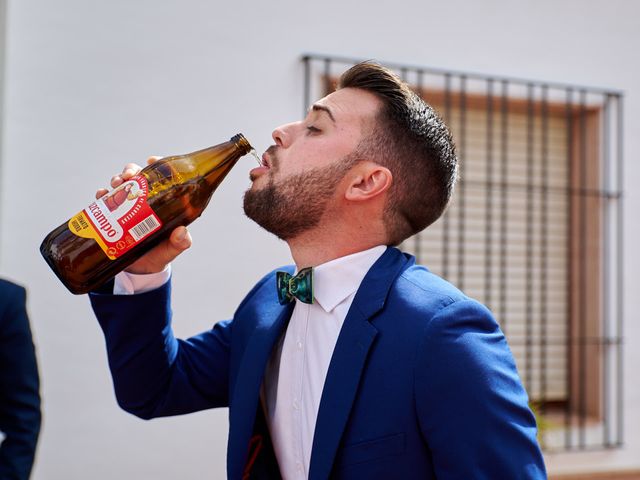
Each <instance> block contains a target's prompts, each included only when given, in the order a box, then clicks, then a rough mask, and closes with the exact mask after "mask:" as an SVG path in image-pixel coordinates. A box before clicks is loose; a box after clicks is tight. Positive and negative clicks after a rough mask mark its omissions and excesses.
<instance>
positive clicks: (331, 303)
mask: <svg viewBox="0 0 640 480" xmlns="http://www.w3.org/2000/svg"><path fill="white" fill-rule="evenodd" d="M385 250H386V247H385V246H377V247H374V248H371V249H369V250H365V251H362V252H358V253H354V254H352V255H347V256H346V257H341V258H338V259H335V260H332V261H330V262H327V263H324V264H322V265H319V266H317V267H315V268H314V269H313V294H314V303H313V304H305V303H302V302H300V301H299V300H297V299H296V300H295V306H294V309H293V313H292V314H291V319H290V321H289V324H288V326H287V329H286V332H285V334H284V335H283V336H282V337H281V339H280V341H279V342H278V344H277V345H276V347H275V348H274V351H273V353H272V355H271V358H270V360H269V362H268V364H267V367H266V370H265V377H264V382H263V385H262V392H261V398H262V405H263V407H264V410H265V417H266V419H267V424H268V426H269V431H270V434H271V440H272V443H273V448H274V451H275V454H276V458H277V459H278V465H279V467H280V473H281V475H282V478H283V479H284V480H290V479H306V478H307V477H308V474H309V464H310V460H311V447H312V445H313V434H314V431H315V427H316V419H317V416H318V408H319V406H320V399H321V397H322V389H323V387H324V381H325V377H326V376H327V371H328V369H329V362H330V361H331V356H332V355H333V350H334V348H335V346H336V342H337V340H338V335H339V334H340V329H341V328H342V324H343V322H344V319H345V318H346V316H347V312H348V311H349V307H351V303H352V302H353V298H354V297H355V294H356V292H357V290H358V287H359V286H360V283H362V280H363V279H364V277H365V275H366V274H367V272H368V271H369V269H370V268H371V267H372V266H373V264H374V263H375V262H376V260H378V258H380V256H381V255H382V254H383V253H384V251H385ZM169 276H170V270H169V269H166V270H165V271H164V272H160V273H157V274H151V275H132V274H128V273H125V272H123V273H120V274H118V275H117V276H116V279H115V285H114V293H116V294H133V293H142V292H143V291H147V290H151V289H153V288H156V287H159V286H160V285H162V284H163V283H164V282H166V281H167V280H168V278H169ZM273 294H274V296H275V295H276V285H275V281H274V285H273Z"/></svg>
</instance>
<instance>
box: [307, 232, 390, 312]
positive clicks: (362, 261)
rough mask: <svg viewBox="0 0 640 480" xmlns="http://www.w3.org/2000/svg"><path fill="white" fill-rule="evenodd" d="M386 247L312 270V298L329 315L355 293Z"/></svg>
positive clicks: (341, 258)
mask: <svg viewBox="0 0 640 480" xmlns="http://www.w3.org/2000/svg"><path fill="white" fill-rule="evenodd" d="M386 249H387V247H386V246H385V245H379V246H377V247H373V248H370V249H368V250H363V251H362V252H358V253H353V254H351V255H347V256H345V257H340V258H336V259H335V260H331V261H330V262H327V263H323V264H321V265H318V266H317V267H315V268H314V269H313V296H314V298H315V299H316V300H317V302H318V304H319V305H320V306H321V307H322V309H323V310H324V311H325V312H327V313H329V312H331V311H332V310H333V309H334V308H335V307H336V306H338V305H339V304H340V303H342V302H343V301H344V300H345V299H346V298H347V297H349V296H350V295H351V294H353V293H355V292H356V290H358V287H360V284H361V283H362V280H363V279H364V277H365V275H366V274H367V272H368V271H369V269H370V268H371V267H372V266H373V264H374V263H376V260H378V258H380V257H381V256H382V254H383V253H384V252H385V250H386Z"/></svg>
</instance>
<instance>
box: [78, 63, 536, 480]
mask: <svg viewBox="0 0 640 480" xmlns="http://www.w3.org/2000/svg"><path fill="white" fill-rule="evenodd" d="M272 136H273V139H274V145H272V146H271V147H269V148H268V149H267V151H266V152H265V153H264V155H263V162H262V165H261V166H260V167H258V168H255V169H253V170H252V171H251V172H250V177H251V180H252V185H251V187H250V189H249V190H248V191H247V192H246V193H245V197H244V209H245V213H246V214H247V216H248V217H250V218H251V219H253V220H254V221H256V222H257V223H258V224H259V225H261V226H262V227H264V228H265V229H267V230H268V231H270V232H272V233H273V234H275V235H277V236H278V237H279V238H281V239H283V240H285V241H286V242H287V244H288V245H289V247H290V250H291V254H292V257H293V259H294V262H295V266H288V267H284V268H283V269H281V270H280V271H273V272H271V273H269V274H267V275H266V276H265V277H264V278H263V279H262V280H260V281H259V282H258V283H257V284H256V286H255V287H254V288H253V289H252V290H251V291H250V292H249V293H248V294H247V296H246V297H245V299H244V300H243V301H242V303H241V304H240V306H239V307H238V309H237V310H236V312H235V314H234V316H233V318H232V319H230V320H227V321H223V322H219V323H217V324H216V325H215V326H214V327H213V328H212V329H211V330H209V331H206V332H204V333H202V334H200V335H197V336H195V337H192V338H189V339H187V340H178V339H176V338H174V336H173V333H172V330H171V310H170V290H171V280H170V269H169V266H168V265H169V263H170V262H171V261H172V260H174V258H175V257H176V256H177V255H178V254H179V253H180V252H182V251H184V250H185V249H186V248H188V247H189V246H190V244H191V238H190V235H189V233H188V232H187V231H186V229H185V228H183V227H179V228H177V229H175V230H174V231H173V232H172V234H171V236H170V238H169V239H168V240H167V241H166V242H165V243H163V244H162V245H160V246H159V247H157V248H156V249H154V250H153V251H151V252H150V253H149V254H147V255H145V256H144V257H142V258H141V259H140V260H139V261H138V262H136V263H135V264H134V265H132V266H131V267H130V268H129V269H128V271H127V272H123V273H121V274H119V275H118V276H117V277H116V279H115V280H114V282H112V283H111V284H109V285H107V286H106V287H105V288H103V289H102V290H101V291H98V292H93V293H92V294H91V295H90V299H91V302H92V306H93V308H94V311H95V313H96V316H97V318H98V321H99V323H100V326H101V328H102V329H103V331H104V334H105V337H106V343H107V353H108V358H109V366H110V369H111V372H112V375H113V379H114V385H115V391H116V396H117V399H118V402H119V404H120V405H121V407H122V408H124V409H125V410H127V411H128V412H131V413H133V414H135V415H137V416H139V417H141V418H145V419H149V418H154V417H160V416H167V415H178V414H184V413H189V412H193V411H197V410H202V409H207V408H214V407H229V440H228V453H227V473H228V477H229V478H230V479H234V480H235V479H245V478H265V479H271V478H285V479H297V478H309V479H326V478H335V479H341V478H342V479H395V478H398V479H408V478H423V479H439V480H444V479H520V478H522V479H542V478H546V473H545V467H544V462H543V459H542V455H541V452H540V449H539V447H538V444H537V441H536V425H535V419H534V416H533V415H532V413H531V411H530V410H529V408H528V406H527V401H528V399H527V395H526V392H525V391H524V389H523V387H522V385H521V382H520V379H519V377H518V374H517V371H516V367H515V363H514V360H513V357H512V354H511V352H510V350H509V347H508V346H507V343H506V341H505V338H504V335H503V334H502V332H501V330H500V328H499V326H498V324H497V322H496V321H495V319H494V318H493V316H492V314H491V312H489V310H487V309H486V308H485V307H484V306H483V305H481V304H480V303H478V302H477V301H475V300H472V299H470V298H468V297H467V296H465V295H464V294H463V293H462V292H460V291H459V290H458V289H456V288H455V287H454V286H452V285H451V284H449V283H448V282H446V281H445V280H443V279H441V278H439V277H438V276H436V275H434V274H433V273H431V272H429V270H428V269H426V268H424V267H422V266H418V265H416V264H415V261H414V259H413V257H411V256H410V255H407V254H405V253H402V252H401V251H400V250H398V249H397V248H395V247H394V245H398V244H399V243H401V242H402V241H403V240H404V239H406V238H407V237H409V236H411V235H413V234H415V233H417V232H419V231H420V230H422V229H423V228H425V227H427V226H428V225H429V224H431V223H433V222H434V221H435V220H437V219H438V218H439V217H440V215H441V214H442V212H443V211H444V209H445V208H446V206H447V204H448V203H449V200H450V198H451V195H452V192H453V187H454V183H455V180H456V174H457V159H456V154H455V148H454V144H453V141H452V139H451V136H450V133H449V131H448V129H447V127H446V125H445V124H444V123H443V122H442V120H441V119H440V118H439V117H438V115H437V114H436V113H435V112H434V110H433V109H432V108H431V107H430V106H429V105H427V104H426V103H424V102H423V101H422V100H421V99H420V98H418V97H417V96H416V95H415V94H414V93H413V92H412V91H411V90H410V89H409V88H408V86H407V85H405V84H404V83H403V82H402V81H401V80H400V79H399V78H398V77H397V76H396V75H394V74H393V73H392V72H391V71H389V70H387V69H385V68H383V67H381V66H379V65H377V64H374V63H363V64H358V65H356V66H354V67H353V68H351V69H350V70H348V71H347V72H346V73H345V74H344V75H343V76H342V77H341V79H340V84H339V87H338V89H337V90H336V91H335V92H333V93H331V94H330V95H328V96H326V97H324V98H323V99H320V100H319V101H318V102H316V103H315V104H314V105H313V106H312V108H311V109H310V110H309V113H308V115H307V116H306V118H305V119H303V120H302V121H299V122H294V123H291V124H287V125H284V126H282V127H279V128H277V129H276V130H275V131H274V132H273V135H272ZM139 168H140V167H137V166H135V165H127V166H126V167H125V169H124V171H123V173H122V174H121V175H119V176H116V177H114V178H113V179H112V184H111V185H112V187H114V188H115V187H117V186H118V185H121V184H122V182H123V181H126V180H127V179H129V178H130V177H131V176H132V175H134V174H135V173H137V172H138V171H139ZM104 193H105V191H104V190H100V191H98V193H97V196H100V195H103V194H104Z"/></svg>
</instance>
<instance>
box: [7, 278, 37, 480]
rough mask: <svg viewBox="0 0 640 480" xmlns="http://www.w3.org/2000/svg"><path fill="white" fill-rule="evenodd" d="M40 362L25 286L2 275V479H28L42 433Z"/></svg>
mask: <svg viewBox="0 0 640 480" xmlns="http://www.w3.org/2000/svg"><path fill="white" fill-rule="evenodd" d="M39 385H40V381H39V377H38V365H37V362H36V355H35V348H34V346H33V341H32V338H31V329H30V327H29V319H28V317H27V310H26V291H25V289H24V288H22V287H20V286H18V285H15V284H13V283H11V282H8V281H6V280H1V279H0V432H1V433H0V438H2V443H0V479H2V480H16V479H20V480H23V479H27V478H29V475H30V473H31V467H32V466H33V460H34V456H35V451H36V444H37V442H38V434H39V433H40V417H41V416H40V392H39V388H40V387H39Z"/></svg>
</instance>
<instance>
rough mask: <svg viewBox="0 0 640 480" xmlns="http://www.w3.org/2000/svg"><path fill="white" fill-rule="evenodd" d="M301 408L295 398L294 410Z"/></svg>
mask: <svg viewBox="0 0 640 480" xmlns="http://www.w3.org/2000/svg"><path fill="white" fill-rule="evenodd" d="M299 408H300V405H298V400H295V399H294V400H293V409H294V410H298V409H299Z"/></svg>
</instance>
